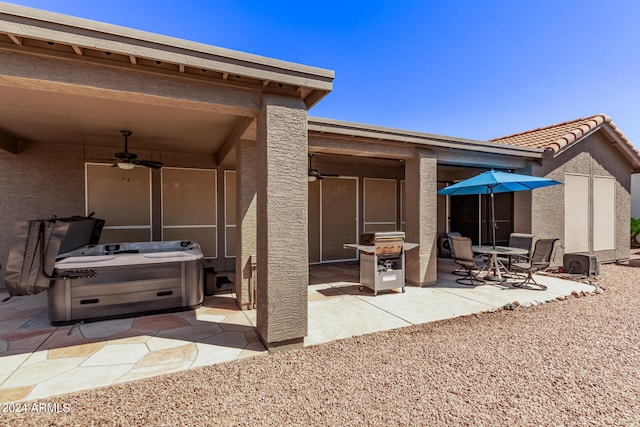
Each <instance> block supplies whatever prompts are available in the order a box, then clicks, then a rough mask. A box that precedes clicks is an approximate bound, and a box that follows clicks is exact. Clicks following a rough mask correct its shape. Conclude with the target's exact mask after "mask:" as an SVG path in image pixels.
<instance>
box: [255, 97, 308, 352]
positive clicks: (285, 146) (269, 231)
mask: <svg viewBox="0 0 640 427" xmlns="http://www.w3.org/2000/svg"><path fill="white" fill-rule="evenodd" d="M307 126H308V125H307V110H306V106H305V105H304V103H303V102H302V100H301V99H298V98H293V97H286V96H282V95H275V94H265V95H264V96H263V100H262V108H261V110H260V113H259V114H258V126H257V142H256V179H257V181H256V183H257V200H258V204H257V223H258V243H257V256H258V264H257V279H258V280H257V284H258V287H257V290H258V296H257V301H258V307H257V309H258V312H257V329H258V334H259V336H260V338H261V339H262V341H263V343H264V344H265V346H266V347H267V348H269V350H270V351H274V350H278V349H284V348H292V347H301V346H302V345H303V341H304V337H305V335H306V334H307V285H308V282H309V264H308V258H309V256H308V251H309V248H308V231H307V210H308V195H307V192H308V188H307V187H308V180H307V149H308V143H307V138H308V135H307Z"/></svg>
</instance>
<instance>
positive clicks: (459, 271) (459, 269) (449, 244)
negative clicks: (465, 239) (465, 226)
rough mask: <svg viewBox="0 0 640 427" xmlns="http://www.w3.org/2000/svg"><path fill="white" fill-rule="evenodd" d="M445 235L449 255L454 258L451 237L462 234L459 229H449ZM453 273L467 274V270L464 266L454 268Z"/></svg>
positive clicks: (458, 274)
mask: <svg viewBox="0 0 640 427" xmlns="http://www.w3.org/2000/svg"><path fill="white" fill-rule="evenodd" d="M444 234H445V236H447V242H446V244H447V249H449V255H450V257H451V258H453V247H452V246H451V237H452V236H455V237H461V236H462V234H460V233H458V232H457V231H448V232H446V233H444ZM451 274H455V275H456V276H466V275H467V272H466V271H465V269H464V268H462V267H458V269H457V270H453V271H452V272H451Z"/></svg>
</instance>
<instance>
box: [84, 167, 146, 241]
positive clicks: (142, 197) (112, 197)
mask: <svg viewBox="0 0 640 427" xmlns="http://www.w3.org/2000/svg"><path fill="white" fill-rule="evenodd" d="M85 179H86V183H85V189H86V197H85V200H86V211H87V214H89V213H91V212H95V217H96V218H100V219H104V220H105V226H104V229H103V230H102V235H101V238H100V243H117V242H145V241H150V240H151V170H150V169H148V168H145V167H137V166H136V167H135V168H133V169H131V170H122V169H119V168H114V167H111V165H108V164H97V163H87V164H86V165H85Z"/></svg>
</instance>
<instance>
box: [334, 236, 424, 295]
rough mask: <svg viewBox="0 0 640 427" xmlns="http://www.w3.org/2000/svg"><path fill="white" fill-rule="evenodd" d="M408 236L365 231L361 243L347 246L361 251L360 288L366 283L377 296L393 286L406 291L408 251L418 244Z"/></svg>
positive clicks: (346, 245)
mask: <svg viewBox="0 0 640 427" xmlns="http://www.w3.org/2000/svg"><path fill="white" fill-rule="evenodd" d="M404 238H405V236H404V232H402V231H386V232H376V233H365V234H362V235H361V236H360V243H359V244H357V245H356V244H352V243H347V244H345V245H344V247H345V248H347V247H348V248H356V249H358V250H359V251H360V290H362V289H363V288H364V286H366V287H367V288H369V289H371V290H372V291H373V294H374V295H378V291H384V290H390V289H398V288H400V289H402V292H404V291H405V290H404V287H405V273H404V265H405V263H404V252H405V251H406V250H410V249H413V248H415V247H417V246H418V245H417V244H416V243H406V242H405V241H404Z"/></svg>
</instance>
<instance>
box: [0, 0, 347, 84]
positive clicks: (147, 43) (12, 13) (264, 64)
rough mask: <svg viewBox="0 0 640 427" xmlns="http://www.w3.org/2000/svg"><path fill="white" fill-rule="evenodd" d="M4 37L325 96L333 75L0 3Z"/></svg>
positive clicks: (318, 69) (276, 60)
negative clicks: (181, 66)
mask: <svg viewBox="0 0 640 427" xmlns="http://www.w3.org/2000/svg"><path fill="white" fill-rule="evenodd" d="M0 22H1V23H2V25H1V28H2V31H1V32H3V33H7V34H12V35H14V36H17V37H27V38H35V39H39V40H47V41H52V42H57V43H63V44H69V45H75V46H79V47H85V48H91V49H98V50H104V51H108V52H113V53H119V54H123V55H134V56H137V57H142V58H149V59H154V60H159V61H163V62H170V63H178V64H185V65H188V66H192V67H198V68H205V69H211V70H216V71H219V72H223V73H229V74H232V75H236V74H237V75H243V76H246V77H250V78H255V79H262V80H269V81H274V82H280V83H285V84H290V85H294V86H304V87H309V88H312V89H317V90H324V91H330V90H331V89H332V82H333V79H334V76H335V73H334V72H333V71H332V70H327V69H323V68H317V67H311V66H306V65H301V64H296V63H292V62H287V61H282V60H278V59H272V58H267V57H263V56H259V55H252V54H248V53H244V52H238V51H234V50H230V49H224V48H219V47H216V46H210V45H206V44H203V43H197V42H191V41H187V40H181V39H177V38H172V37H167V36H162V35H158V34H153V33H148V32H144V31H139V30H134V29H129V28H125V27H120V26H116V25H111V24H104V23H101V22H96V21H90V20H85V19H81V18H76V17H71V16H67V15H61V14H57V13H52V12H46V11H41V10H37V9H32V8H25V7H22V6H16V5H11V4H8V3H2V2H0Z"/></svg>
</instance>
